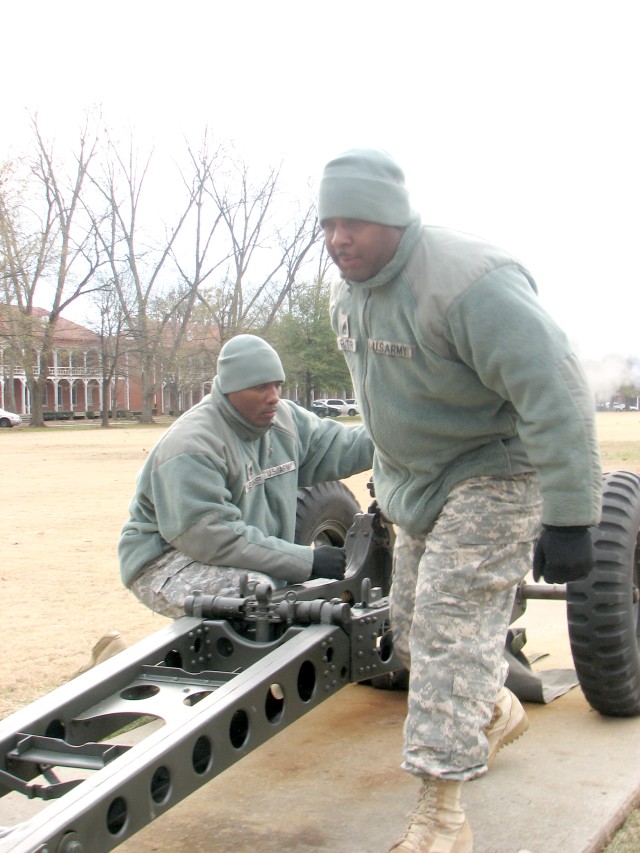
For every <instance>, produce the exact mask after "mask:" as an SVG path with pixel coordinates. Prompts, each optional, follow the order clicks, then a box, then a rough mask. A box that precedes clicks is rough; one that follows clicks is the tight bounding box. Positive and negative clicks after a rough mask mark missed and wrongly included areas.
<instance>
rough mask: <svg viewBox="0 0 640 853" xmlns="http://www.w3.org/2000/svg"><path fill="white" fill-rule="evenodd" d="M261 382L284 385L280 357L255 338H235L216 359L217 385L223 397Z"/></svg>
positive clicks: (252, 336) (266, 344)
mask: <svg viewBox="0 0 640 853" xmlns="http://www.w3.org/2000/svg"><path fill="white" fill-rule="evenodd" d="M264 382H284V370H283V369H282V362H281V361H280V356H279V355H278V353H277V352H276V351H275V350H274V348H273V347H272V346H270V345H269V344H268V343H267V342H266V341H263V340H262V338H259V337H257V336H256V335H236V337H235V338H231V340H230V341H227V343H226V344H225V345H224V346H223V347H222V349H221V350H220V355H219V356H218V384H219V386H220V390H221V391H222V393H223V394H230V393H231V392H232V391H244V389H245V388H252V387H253V386H254V385H262V384H263V383H264Z"/></svg>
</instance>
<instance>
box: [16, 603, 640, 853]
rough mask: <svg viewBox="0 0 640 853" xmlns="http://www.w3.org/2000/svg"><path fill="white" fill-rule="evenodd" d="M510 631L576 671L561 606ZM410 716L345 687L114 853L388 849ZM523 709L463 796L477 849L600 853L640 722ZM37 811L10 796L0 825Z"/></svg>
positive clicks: (633, 774)
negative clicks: (523, 631) (517, 729)
mask: <svg viewBox="0 0 640 853" xmlns="http://www.w3.org/2000/svg"><path fill="white" fill-rule="evenodd" d="M519 624H523V625H524V626H526V628H527V637H528V643H527V647H526V651H528V652H529V653H530V654H534V653H546V656H545V657H542V658H541V659H540V660H539V661H538V662H537V663H536V664H535V667H534V668H535V669H537V670H540V669H556V668H559V667H567V666H571V654H570V651H569V644H568V636H567V630H566V618H565V609H564V603H563V602H541V601H533V602H530V603H529V605H528V608H527V612H526V613H525V614H524V616H523V617H522V618H521V619H520V620H519ZM405 709H406V694H404V693H402V692H387V691H379V690H374V689H372V688H370V687H365V686H360V685H350V686H348V687H346V688H345V689H344V690H342V691H341V692H340V693H339V694H338V695H336V696H335V697H333V698H332V699H330V700H328V701H327V702H326V703H325V704H324V705H322V706H320V707H319V708H317V709H316V710H314V711H313V712H311V713H310V714H308V715H307V716H306V717H304V718H303V719H301V720H299V721H298V722H297V723H295V724H294V725H292V726H290V727H289V728H287V729H286V730H285V731H283V732H282V733H281V734H279V735H278V736H277V737H276V738H274V739H273V740H271V741H270V742H269V743H267V744H265V745H264V746H263V747H261V748H259V749H258V750H256V751H255V752H254V753H251V754H250V755H249V756H247V757H246V758H245V759H243V760H242V761H241V762H240V763H239V764H237V765H235V766H234V767H232V768H231V769H230V770H228V771H226V772H225V773H223V774H222V775H221V776H220V777H218V778H217V779H215V780H213V781H212V782H210V783H209V784H207V785H206V786H205V787H204V788H202V789H200V790H199V791H198V792H196V793H195V794H193V795H192V796H191V797H189V798H188V799H187V800H185V801H184V802H182V803H180V804H178V805H177V806H175V807H174V808H173V809H172V810H171V811H170V812H168V813H167V814H165V815H163V816H162V817H160V818H159V819H158V820H156V821H155V822H154V823H153V824H150V825H149V826H148V827H146V828H145V829H144V830H143V831H142V832H140V833H138V835H136V836H135V838H133V839H131V840H129V841H127V842H125V843H124V844H123V845H121V847H120V848H119V849H120V850H122V851H124V852H125V853H147V851H148V853H151V851H154V853H163V852H164V851H167V853H168V851H172V853H175V851H182V850H185V851H187V850H188V851H194V853H199V851H202V853H204V851H206V852H207V853H229V851H234V853H255V851H257V850H259V851H260V853H276V851H278V853H280V851H283V850H287V851H294V853H322V851H326V853H381V851H386V850H387V849H388V847H389V845H390V844H391V843H392V841H393V840H394V838H395V837H396V836H397V835H398V833H399V832H400V830H401V829H402V827H403V826H404V822H405V816H406V814H407V812H408V811H409V810H410V809H411V808H412V806H413V804H414V801H415V797H416V793H417V790H418V783H417V781H416V780H415V779H413V778H411V777H410V776H408V775H407V774H406V773H404V772H402V771H401V770H400V769H399V763H400V755H401V747H402V725H403V720H404V714H405ZM527 712H528V714H529V718H530V723H531V725H530V729H529V731H528V732H527V733H526V734H525V735H524V736H523V737H522V738H520V740H518V741H517V742H515V743H514V744H512V745H510V746H509V747H507V748H505V749H504V750H502V751H501V753H500V755H499V756H498V758H497V759H496V762H495V764H494V766H493V768H492V770H491V771H490V772H489V774H487V776H485V777H483V778H482V779H479V780H476V781H474V782H472V783H469V784H468V785H466V786H465V789H464V803H465V808H466V810H467V813H468V816H469V819H470V822H471V825H472V829H473V833H474V839H475V844H474V850H475V853H522V851H527V853H555V852H556V851H558V853H560V851H561V853H597V851H600V850H601V849H602V847H603V845H604V844H605V843H606V841H607V840H608V838H609V837H610V835H611V834H612V833H613V831H614V830H615V828H616V827H617V826H618V825H619V824H620V823H621V821H622V820H623V818H624V816H625V815H626V814H627V813H628V811H629V810H630V808H631V807H632V806H633V805H634V804H635V803H636V802H637V801H638V799H639V794H640V762H638V761H637V753H638V748H637V743H638V739H639V738H640V718H635V719H614V718H606V717H602V716H600V715H599V714H597V713H596V712H595V711H593V710H591V709H590V707H589V706H588V704H587V702H586V701H585V699H584V697H583V695H582V693H581V691H580V689H579V688H576V689H574V690H571V691H570V692H569V693H567V694H566V695H564V696H561V697H560V698H558V699H555V700H554V701H553V702H551V703H550V704H548V705H534V704H528V705H527ZM16 808H18V809H19V811H18V812H16V810H15V809H16ZM32 808H34V805H33V804H32V803H29V802H27V804H26V805H25V804H24V798H19V801H18V800H16V799H15V798H14V797H13V795H12V796H11V797H5V798H4V800H0V824H2V823H3V822H7V823H13V822H15V821H16V820H17V819H19V818H20V817H23V816H24V817H26V816H27V810H28V809H32ZM639 849H640V842H639Z"/></svg>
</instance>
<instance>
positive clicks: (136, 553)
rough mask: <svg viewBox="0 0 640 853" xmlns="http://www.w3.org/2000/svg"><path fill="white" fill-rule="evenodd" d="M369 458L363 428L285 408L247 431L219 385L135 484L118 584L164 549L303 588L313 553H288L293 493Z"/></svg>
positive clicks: (156, 451)
mask: <svg viewBox="0 0 640 853" xmlns="http://www.w3.org/2000/svg"><path fill="white" fill-rule="evenodd" d="M372 457H373V447H372V444H371V440H370V439H369V437H368V435H367V433H366V430H365V429H364V427H362V426H360V427H353V428H352V427H347V426H344V425H343V424H341V423H338V422H336V421H333V420H331V419H330V418H326V419H324V420H321V419H320V418H318V417H317V416H316V415H315V414H312V413H311V412H307V411H305V410H304V409H302V408H301V407H300V406H296V405H295V404H294V403H291V402H289V401H287V400H281V401H280V404H279V405H278V410H277V413H276V417H275V419H274V421H273V424H272V425H271V426H270V427H268V428H266V429H260V428H257V427H254V426H252V425H251V424H250V423H249V422H248V421H247V420H246V419H245V418H243V417H242V416H241V415H240V414H239V413H238V412H237V411H236V410H235V409H234V408H233V407H232V406H231V405H230V404H229V402H228V401H227V399H226V397H225V396H224V395H223V394H222V393H220V391H219V388H218V384H217V378H216V380H214V387H213V391H212V392H211V394H209V395H207V396H206V397H204V398H203V400H202V401H201V402H200V403H198V404H197V405H196V406H194V407H193V408H192V409H190V410H189V411H188V412H186V413H185V414H184V415H182V417H181V418H179V419H178V420H177V421H176V422H175V423H174V424H173V425H172V426H171V427H170V429H169V430H168V431H167V432H166V433H165V434H164V435H163V437H162V438H161V439H160V441H159V442H158V444H157V445H156V446H155V447H154V448H153V450H152V451H151V453H150V454H149V457H148V458H147V461H146V462H145V464H144V466H143V468H142V470H141V471H140V473H139V475H138V480H137V484H136V492H135V495H134V496H133V499H132V501H131V504H130V507H129V514H130V517H129V520H128V521H127V522H126V524H125V525H124V527H123V530H122V534H121V537H120V541H119V544H118V555H119V558H120V571H121V575H122V581H123V583H124V584H125V586H129V585H130V584H131V583H132V581H133V580H134V579H135V578H136V577H137V575H138V574H139V573H140V571H141V570H142V569H143V567H144V566H145V565H146V564H147V563H149V562H150V561H151V560H154V559H155V558H156V557H158V556H160V555H161V554H162V553H163V552H164V551H167V550H169V549H170V548H175V549H176V550H178V551H181V552H182V553H183V554H186V555H187V556H189V557H192V558H193V559H194V560H198V561H199V562H203V563H207V564H210V565H216V566H230V567H234V568H238V569H247V570H253V571H260V572H264V573H266V574H268V575H271V576H272V577H273V578H274V579H276V580H277V579H280V580H281V581H289V582H301V581H305V580H308V578H309V576H310V574H311V565H312V558H313V551H312V549H311V548H310V547H307V546H303V545H295V544H293V540H294V535H295V524H296V504H297V493H298V488H299V487H301V486H309V485H312V484H314V483H319V482H326V481H329V480H340V479H343V478H344V477H348V476H350V475H352V474H356V473H359V472H361V471H367V470H369V469H370V468H371V464H372Z"/></svg>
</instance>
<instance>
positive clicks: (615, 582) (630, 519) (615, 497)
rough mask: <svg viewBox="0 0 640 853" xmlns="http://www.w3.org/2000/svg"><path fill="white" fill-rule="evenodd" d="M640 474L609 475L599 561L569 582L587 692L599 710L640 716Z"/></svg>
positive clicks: (574, 644) (573, 632) (575, 647)
mask: <svg viewBox="0 0 640 853" xmlns="http://www.w3.org/2000/svg"><path fill="white" fill-rule="evenodd" d="M639 528H640V477H639V476H638V475H637V474H632V473H630V472H627V471H614V472H612V473H610V474H606V475H605V477H604V485H603V493H602V521H601V522H600V525H599V526H598V527H597V528H593V530H592V532H593V540H594V546H595V552H596V565H595V567H594V569H593V570H592V571H591V572H590V574H589V576H588V577H587V578H585V579H584V580H582V581H576V582H574V583H570V584H567V620H568V624H569V640H570V642H571V652H572V655H573V662H574V665H575V668H576V674H577V676H578V680H579V682H580V686H581V687H582V691H583V693H584V695H585V697H586V699H587V701H588V702H589V704H590V705H591V707H592V708H594V709H595V710H596V711H599V712H600V713H601V714H605V715H608V716H613V717H632V716H637V715H638V714H640V655H639V642H640V610H639V603H638V598H639V586H640V583H639V582H640V566H639V561H640V543H639V533H638V531H639Z"/></svg>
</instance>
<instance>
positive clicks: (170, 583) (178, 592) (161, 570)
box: [130, 551, 276, 619]
mask: <svg viewBox="0 0 640 853" xmlns="http://www.w3.org/2000/svg"><path fill="white" fill-rule="evenodd" d="M243 574H245V575H247V578H248V580H249V581H250V582H260V583H268V584H270V585H271V586H272V587H273V586H276V582H275V581H274V579H273V578H271V577H269V575H263V574H262V573H261V572H249V571H245V570H244V569H231V568H228V567H221V566H209V565H207V564H206V563H199V562H197V560H192V559H191V557H187V556H185V555H184V554H181V553H180V551H167V552H166V553H165V554H162V556H161V557H158V559H157V560H154V561H153V562H152V563H149V564H148V565H146V566H145V567H144V569H143V570H142V573H141V574H140V575H138V577H137V578H136V579H135V580H134V582H133V583H132V584H131V587H130V589H131V592H132V593H133V594H134V595H135V596H136V598H137V599H139V600H140V601H141V602H142V603H143V604H144V605H146V606H147V607H148V608H149V609H150V610H153V612H154V613H162V615H163V616H168V617H169V618H171V619H178V618H179V617H180V616H184V602H185V599H186V598H187V596H188V595H190V594H191V592H192V591H193V590H194V589H198V590H200V592H203V593H205V595H238V593H239V592H240V577H241V575H243Z"/></svg>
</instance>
